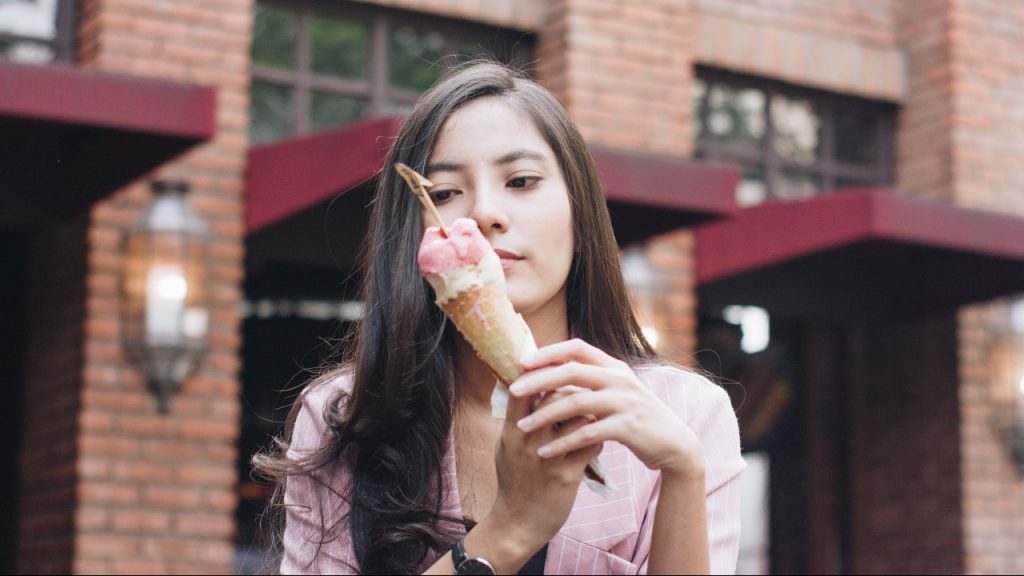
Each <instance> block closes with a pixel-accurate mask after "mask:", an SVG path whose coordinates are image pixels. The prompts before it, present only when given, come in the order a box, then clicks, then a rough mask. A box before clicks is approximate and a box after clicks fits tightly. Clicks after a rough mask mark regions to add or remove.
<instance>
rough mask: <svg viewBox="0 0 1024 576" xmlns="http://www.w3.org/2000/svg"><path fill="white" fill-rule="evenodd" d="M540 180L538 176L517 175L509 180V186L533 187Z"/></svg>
mask: <svg viewBox="0 0 1024 576" xmlns="http://www.w3.org/2000/svg"><path fill="white" fill-rule="evenodd" d="M537 182H540V177H538V176H517V177H515V178H513V179H511V180H509V181H508V186H509V188H532V187H533V186H536V185H537Z"/></svg>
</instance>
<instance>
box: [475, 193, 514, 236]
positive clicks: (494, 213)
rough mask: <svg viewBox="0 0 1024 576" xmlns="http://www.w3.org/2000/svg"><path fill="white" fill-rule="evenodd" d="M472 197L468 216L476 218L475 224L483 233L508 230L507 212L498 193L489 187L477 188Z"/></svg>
mask: <svg viewBox="0 0 1024 576" xmlns="http://www.w3.org/2000/svg"><path fill="white" fill-rule="evenodd" d="M474 196H475V197H474V199H473V209H472V212H471V213H470V215H469V217H470V218H472V219H473V220H476V223H477V226H479V227H480V231H482V232H483V233H484V235H486V234H488V233H489V232H492V231H494V232H505V231H507V230H508V225H509V221H508V214H507V213H506V212H505V209H504V207H503V206H502V204H501V201H500V198H499V197H498V196H499V194H498V193H497V192H496V191H495V190H493V189H491V188H490V187H487V188H482V187H480V188H477V191H476V194H475V195H474Z"/></svg>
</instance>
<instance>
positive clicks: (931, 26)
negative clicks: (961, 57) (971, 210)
mask: <svg viewBox="0 0 1024 576" xmlns="http://www.w3.org/2000/svg"><path fill="white" fill-rule="evenodd" d="M893 9H894V15H895V19H896V23H897V28H898V30H899V40H900V44H901V45H902V46H903V50H904V53H905V54H906V58H907V76H908V84H909V88H910V89H909V92H908V94H907V99H906V100H905V101H904V102H903V106H902V108H901V110H900V114H899V119H898V123H897V127H896V164H895V172H896V174H895V176H896V188H897V190H899V191H900V193H901V194H909V195H913V196H921V197H928V198H938V199H943V200H951V199H952V196H953V188H952V186H953V179H952V176H953V175H952V170H951V167H952V148H951V145H952V138H951V135H950V131H949V126H950V122H951V117H952V114H953V100H952V96H951V94H950V83H951V81H950V59H949V50H948V45H947V38H948V34H949V33H948V28H949V23H948V17H947V12H946V1H945V0H923V1H921V2H920V3H916V4H915V3H910V2H896V3H895V5H894V7H893Z"/></svg>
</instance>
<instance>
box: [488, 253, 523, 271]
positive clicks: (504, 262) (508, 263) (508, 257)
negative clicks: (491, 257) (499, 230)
mask: <svg viewBox="0 0 1024 576" xmlns="http://www.w3.org/2000/svg"><path fill="white" fill-rule="evenodd" d="M494 253H495V254H497V255H498V258H500V259H501V268H502V269H503V270H508V269H509V268H511V267H512V266H515V264H516V262H519V261H520V260H522V259H523V257H522V256H520V255H519V254H516V253H515V252H512V251H511V250H505V249H502V248H498V249H496V250H495V251H494Z"/></svg>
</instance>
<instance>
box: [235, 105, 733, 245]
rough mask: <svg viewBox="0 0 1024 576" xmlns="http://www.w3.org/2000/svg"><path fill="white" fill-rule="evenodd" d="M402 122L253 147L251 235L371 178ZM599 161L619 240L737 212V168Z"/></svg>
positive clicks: (608, 155)
mask: <svg viewBox="0 0 1024 576" xmlns="http://www.w3.org/2000/svg"><path fill="white" fill-rule="evenodd" d="M400 123H401V121H400V120H399V119H398V118H381V119H374V120H368V121H364V122H360V123H356V124H352V125H349V126H346V127H343V128H338V129H335V130H330V131H326V132H321V133H318V134H314V135H311V136H306V137H300V138H294V139H290V140H286V141H283V142H279V143H274V144H269V145H266V146H259V147H254V148H253V149H252V150H251V151H250V153H249V170H248V177H247V181H246V210H247V213H246V225H247V229H248V232H249V233H250V234H253V233H256V232H259V231H261V230H263V229H264V228H266V227H268V226H270V225H272V224H275V223H277V222H281V221H282V220H284V219H286V218H292V217H293V216H295V215H296V214H298V213H299V212H301V211H303V210H307V209H311V208H313V207H314V206H317V205H319V204H322V203H325V202H327V201H328V200H331V199H333V198H335V197H338V196H339V195H341V194H343V193H346V192H348V191H349V190H352V189H354V188H356V187H357V185H358V184H360V183H362V182H366V181H368V180H370V179H371V178H373V176H374V175H375V174H376V173H377V171H378V170H379V169H380V167H381V164H382V162H383V160H384V153H385V152H386V150H387V148H388V146H389V145H390V143H391V141H392V139H393V138H394V137H395V135H396V134H397V133H398V127H399V125H400ZM594 158H595V161H596V163H597V167H598V171H599V172H600V174H601V178H602V180H603V182H604V184H605V188H606V192H607V195H608V204H609V208H610V209H611V211H612V219H613V222H614V224H615V227H616V235H617V236H618V237H619V241H620V243H623V244H625V243H628V242H633V241H637V240H642V239H644V238H647V237H649V236H653V235H655V234H658V233H661V232H665V231H668V230H671V229H674V228H679V227H684V226H691V225H693V224H695V223H697V222H705V221H709V220H713V219H716V218H721V217H724V216H727V215H729V214H731V213H732V212H734V211H735V210H736V204H735V189H736V183H737V182H738V180H739V170H738V168H735V167H732V166H729V165H723V164H711V163H704V162H694V161H687V160H678V159H674V158H668V157H661V156H655V155H649V154H641V153H634V152H623V151H619V150H612V149H608V148H597V147H595V148H594ZM362 206H363V207H365V202H364V203H363V204H362Z"/></svg>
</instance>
